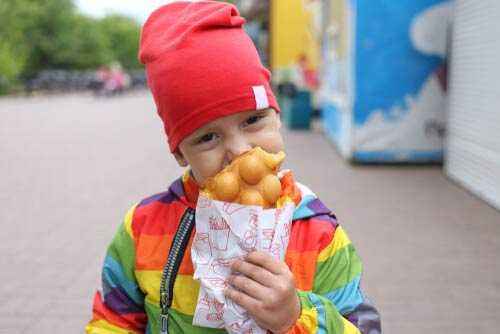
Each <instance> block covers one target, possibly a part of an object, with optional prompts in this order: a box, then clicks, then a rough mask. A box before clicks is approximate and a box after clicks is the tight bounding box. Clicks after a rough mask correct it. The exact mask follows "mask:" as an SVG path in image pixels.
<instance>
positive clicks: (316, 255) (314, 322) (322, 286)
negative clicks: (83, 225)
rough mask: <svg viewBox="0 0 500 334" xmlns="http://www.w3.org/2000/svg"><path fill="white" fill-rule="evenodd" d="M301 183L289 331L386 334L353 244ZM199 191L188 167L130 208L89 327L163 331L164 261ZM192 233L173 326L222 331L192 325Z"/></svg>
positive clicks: (93, 332)
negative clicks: (294, 317)
mask: <svg viewBox="0 0 500 334" xmlns="http://www.w3.org/2000/svg"><path fill="white" fill-rule="evenodd" d="M292 181H293V179H292ZM293 184H294V185H295V182H293ZM299 188H300V197H299V200H300V203H299V204H298V206H297V208H296V210H295V212H294V218H293V219H294V221H293V224H292V230H291V235H290V241H289V245H288V248H287V253H286V257H285V262H286V264H287V265H288V267H289V268H290V270H291V271H292V273H293V274H294V277H295V280H296V286H297V293H298V296H299V299H300V302H301V306H302V311H301V315H300V317H299V319H298V321H297V322H296V324H295V326H294V327H293V328H292V329H291V330H290V333H335V334H354V333H363V334H368V333H370V334H377V333H380V332H381V329H380V317H379V314H378V312H377V310H376V309H375V308H374V306H373V305H372V304H370V303H369V302H368V300H367V299H366V298H365V296H364V295H363V293H362V291H361V288H360V279H361V272H362V264H361V261H360V259H359V257H358V255H357V254H356V251H355V249H354V246H353V245H352V243H351V242H350V240H349V238H348V236H347V234H346V232H345V231H344V230H343V229H342V227H341V226H340V225H339V224H338V223H337V221H336V218H335V216H334V215H333V214H332V213H331V212H330V210H329V209H328V208H326V207H325V206H324V205H323V204H322V203H321V201H320V200H319V199H318V198H317V197H316V196H315V195H314V194H313V193H312V192H310V191H309V190H308V189H307V188H306V187H304V186H299ZM197 194H198V188H197V186H196V184H195V183H194V181H193V180H191V179H190V178H189V176H188V174H186V175H184V177H182V178H180V179H178V180H177V181H175V182H174V183H173V184H172V185H171V186H170V188H169V190H168V191H166V192H164V193H160V194H157V195H155V196H152V197H150V198H147V199H144V200H143V201H141V202H140V203H138V204H136V205H134V206H133V207H132V208H131V209H130V210H129V211H128V213H127V214H126V216H125V219H124V222H123V223H122V224H121V226H120V227H119V229H118V231H117V233H116V235H115V237H114V239H113V240H112V242H111V244H110V246H109V248H108V250H107V254H106V257H105V260H104V266H103V270H102V285H103V286H102V292H97V293H96V295H95V298H94V303H93V318H92V320H91V321H90V322H89V324H88V325H87V326H86V332H87V333H89V334H115V333H116V334H119V333H148V334H149V333H159V313H160V301H159V299H160V296H159V290H160V281H161V276H162V271H163V267H164V266H165V263H166V261H167V256H168V252H169V249H170V246H171V243H172V239H173V236H174V235H175V232H176V230H177V227H178V225H179V222H180V218H181V217H182V215H183V214H184V212H185V210H186V209H187V208H188V207H193V208H194V207H195V204H194V203H196V198H197ZM193 234H194V233H193ZM192 237H193V236H191V240H190V242H189V245H188V247H187V249H186V252H185V254H184V257H183V259H182V262H181V265H180V268H179V272H178V275H177V278H176V280H175V284H174V292H173V302H172V306H171V308H170V310H169V315H170V318H169V333H174V334H176V333H224V330H220V329H209V328H201V327H196V326H193V325H192V320H193V314H194V311H195V307H196V302H197V298H198V291H199V283H198V282H197V281H195V280H193V272H194V269H193V264H192V262H191V254H190V249H191V242H192Z"/></svg>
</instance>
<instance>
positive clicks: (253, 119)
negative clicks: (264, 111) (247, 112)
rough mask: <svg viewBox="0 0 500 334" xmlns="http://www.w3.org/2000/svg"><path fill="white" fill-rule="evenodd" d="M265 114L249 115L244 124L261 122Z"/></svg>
mask: <svg viewBox="0 0 500 334" xmlns="http://www.w3.org/2000/svg"><path fill="white" fill-rule="evenodd" d="M263 118H264V116H262V115H254V116H251V117H249V118H248V119H247V120H246V121H245V124H244V126H248V125H252V124H255V123H257V122H259V121H260V120H261V119H263Z"/></svg>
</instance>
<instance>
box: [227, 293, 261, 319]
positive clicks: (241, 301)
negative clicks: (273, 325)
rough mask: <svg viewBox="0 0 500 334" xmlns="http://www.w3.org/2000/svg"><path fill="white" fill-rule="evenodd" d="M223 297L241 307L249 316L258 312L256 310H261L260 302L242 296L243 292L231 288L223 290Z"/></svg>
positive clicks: (247, 296)
mask: <svg viewBox="0 0 500 334" xmlns="http://www.w3.org/2000/svg"><path fill="white" fill-rule="evenodd" d="M224 295H225V296H226V297H228V298H229V299H231V300H232V301H233V302H235V303H236V304H238V305H240V306H241V307H243V308H244V309H245V310H247V311H248V313H250V314H251V315H252V314H255V313H256V312H258V310H259V309H260V308H261V307H260V302H259V301H258V300H256V299H255V298H252V297H250V296H249V295H246V294H244V293H243V292H240V291H238V290H235V289H233V288H230V287H229V288H227V289H225V290H224Z"/></svg>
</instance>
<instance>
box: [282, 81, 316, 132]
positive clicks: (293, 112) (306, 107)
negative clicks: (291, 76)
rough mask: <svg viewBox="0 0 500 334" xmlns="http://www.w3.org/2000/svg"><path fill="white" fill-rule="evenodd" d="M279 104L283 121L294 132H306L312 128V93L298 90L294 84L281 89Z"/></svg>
mask: <svg viewBox="0 0 500 334" xmlns="http://www.w3.org/2000/svg"><path fill="white" fill-rule="evenodd" d="M278 99H279V104H280V107H281V113H282V120H283V122H284V123H285V125H286V126H287V127H288V128H289V129H292V130H304V129H309V128H310V127H311V114H312V106H311V92H309V91H306V90H297V89H296V88H295V86H294V85H293V84H284V85H282V86H281V87H279V98H278Z"/></svg>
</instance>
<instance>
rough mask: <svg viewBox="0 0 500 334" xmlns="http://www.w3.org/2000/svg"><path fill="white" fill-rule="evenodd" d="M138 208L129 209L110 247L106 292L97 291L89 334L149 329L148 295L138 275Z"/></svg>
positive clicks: (104, 274) (104, 281) (104, 277)
mask: <svg viewBox="0 0 500 334" xmlns="http://www.w3.org/2000/svg"><path fill="white" fill-rule="evenodd" d="M134 209H135V206H134V207H132V208H131V209H130V210H129V211H128V212H127V214H126V216H125V219H124V222H123V224H121V225H120V227H119V229H118V231H117V233H116V234H115V237H114V238H113V241H112V242H111V245H110V246H109V247H108V250H107V253H106V257H105V260H104V265H103V269H102V293H101V292H97V293H96V294H95V297H94V303H93V318H92V320H91V321H90V322H89V324H88V325H87V326H86V327H85V330H86V333H88V334H118V333H120V334H122V333H144V332H145V328H146V323H147V317H146V314H145V311H144V294H143V292H142V291H141V290H140V288H139V286H138V284H137V281H136V279H135V274H134V267H135V243H134V238H133V233H132V216H133V213H134Z"/></svg>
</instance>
